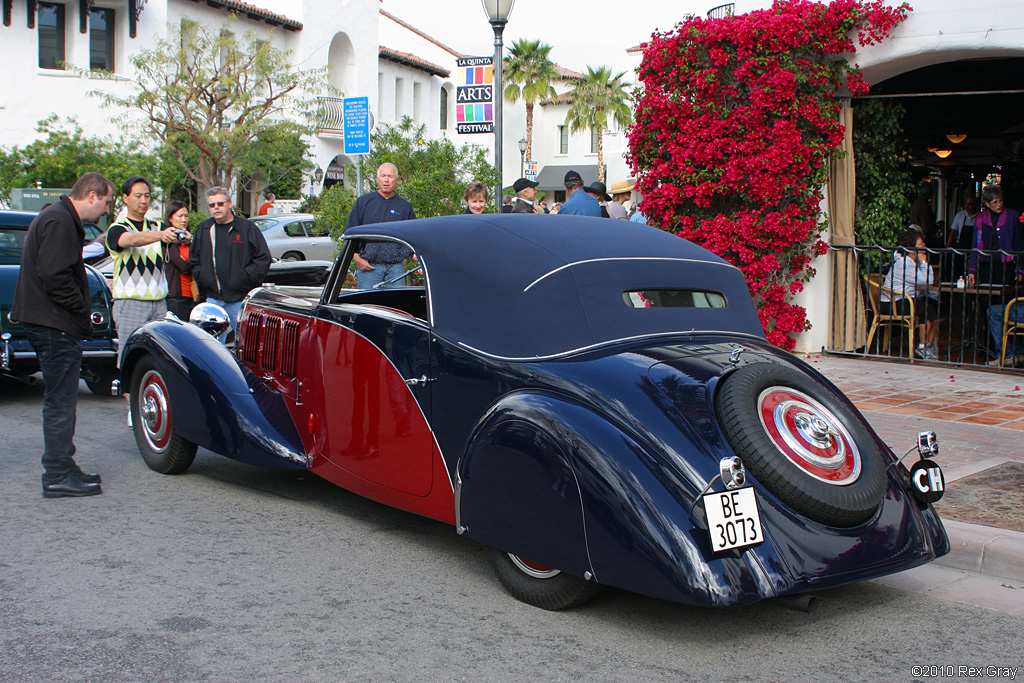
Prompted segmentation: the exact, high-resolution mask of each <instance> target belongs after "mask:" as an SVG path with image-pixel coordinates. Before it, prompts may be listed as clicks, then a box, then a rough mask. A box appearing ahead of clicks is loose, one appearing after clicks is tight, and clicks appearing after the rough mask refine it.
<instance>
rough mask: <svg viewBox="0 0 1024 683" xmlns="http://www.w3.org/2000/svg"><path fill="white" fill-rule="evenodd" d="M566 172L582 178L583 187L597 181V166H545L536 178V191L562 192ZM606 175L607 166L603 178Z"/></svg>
mask: <svg viewBox="0 0 1024 683" xmlns="http://www.w3.org/2000/svg"><path fill="white" fill-rule="evenodd" d="M567 171H576V172H577V173H579V174H580V177H582V178H583V185H584V186H586V185H589V184H590V183H592V182H594V181H596V180H597V177H598V176H597V164H591V165H589V166H587V165H571V166H545V167H544V168H542V169H541V171H540V175H538V176H537V182H538V183H540V185H538V186H537V189H538V190H564V189H565V174H566V172H567ZM607 175H608V166H607V165H605V177H607Z"/></svg>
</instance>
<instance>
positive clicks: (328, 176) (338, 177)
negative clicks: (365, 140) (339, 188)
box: [323, 154, 356, 190]
mask: <svg viewBox="0 0 1024 683" xmlns="http://www.w3.org/2000/svg"><path fill="white" fill-rule="evenodd" d="M353 163H355V162H354V161H353V160H352V159H350V158H349V157H348V156H346V155H344V154H339V155H337V156H336V157H334V158H333V159H331V163H329V164H328V165H327V170H325V171H324V184H323V188H324V189H325V190H326V189H327V188H329V187H333V186H334V185H337V184H339V183H340V184H342V185H347V186H348V187H352V188H354V187H355V181H356V179H355V170H354V168H353V166H352V164H353ZM349 176H351V177H349ZM346 181H348V182H346Z"/></svg>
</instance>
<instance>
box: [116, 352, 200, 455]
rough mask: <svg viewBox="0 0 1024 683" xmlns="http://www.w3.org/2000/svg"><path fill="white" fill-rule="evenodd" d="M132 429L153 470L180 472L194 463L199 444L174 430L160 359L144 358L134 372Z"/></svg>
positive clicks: (136, 441) (169, 400) (141, 451)
mask: <svg viewBox="0 0 1024 683" xmlns="http://www.w3.org/2000/svg"><path fill="white" fill-rule="evenodd" d="M130 409H131V411H132V430H133V431H134V432H135V443H136V444H138V446H139V452H140V453H141V454H142V459H143V460H145V461H146V464H147V465H149V468H150V469H151V470H154V471H156V472H160V473H161V474H179V473H181V472H184V471H185V470H187V469H188V468H189V466H190V465H191V464H192V461H193V460H195V457H196V445H195V444H194V443H192V442H191V441H188V440H187V439H185V438H184V437H183V436H181V434H179V433H178V432H177V431H175V429H174V422H173V416H172V414H171V397H170V393H169V392H168V390H167V384H166V383H165V382H164V377H163V374H161V372H160V368H159V367H158V365H157V362H156V361H155V360H154V359H153V358H152V357H151V356H150V357H146V358H143V359H142V360H141V361H140V362H139V364H138V365H136V366H135V372H134V373H132V389H131V408H130Z"/></svg>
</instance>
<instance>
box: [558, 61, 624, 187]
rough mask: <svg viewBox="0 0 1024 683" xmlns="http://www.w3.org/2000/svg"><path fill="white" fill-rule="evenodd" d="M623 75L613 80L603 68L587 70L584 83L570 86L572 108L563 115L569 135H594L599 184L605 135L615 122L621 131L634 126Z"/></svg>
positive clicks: (588, 68)
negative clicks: (583, 133)
mask: <svg viewBox="0 0 1024 683" xmlns="http://www.w3.org/2000/svg"><path fill="white" fill-rule="evenodd" d="M625 75H626V72H625V71H623V72H620V73H619V74H618V75H615V76H613V75H612V71H611V69H609V68H608V67H606V66H602V67H598V68H597V69H594V68H593V67H589V66H588V67H587V73H586V74H585V75H584V76H583V80H580V81H576V82H575V83H573V87H572V90H571V91H570V92H569V97H570V98H571V100H572V104H570V105H569V111H568V112H567V113H566V115H565V123H566V125H567V126H569V131H570V132H572V133H575V132H577V131H580V130H596V131H597V169H598V170H597V173H598V176H597V179H598V180H599V181H601V182H602V183H603V182H605V177H604V135H603V133H604V131H605V130H607V129H608V125H609V123H611V122H612V121H614V122H615V123H617V124H618V125H619V127H621V128H625V127H627V126H629V125H630V124H631V123H632V122H633V115H632V112H631V111H630V108H629V101H630V94H629V87H630V84H629V83H627V82H625V81H623V80H622V78H623V76H625Z"/></svg>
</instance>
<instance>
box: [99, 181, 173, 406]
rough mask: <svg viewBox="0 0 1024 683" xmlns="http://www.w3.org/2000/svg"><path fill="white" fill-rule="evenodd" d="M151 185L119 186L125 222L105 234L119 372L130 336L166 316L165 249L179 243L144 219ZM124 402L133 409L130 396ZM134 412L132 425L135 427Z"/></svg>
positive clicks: (169, 231) (167, 231)
mask: <svg viewBox="0 0 1024 683" xmlns="http://www.w3.org/2000/svg"><path fill="white" fill-rule="evenodd" d="M152 189H153V188H152V185H150V183H149V181H148V180H147V179H145V178H143V177H142V176H132V177H131V178H129V179H128V180H126V181H124V184H123V185H121V201H123V202H124V206H125V209H126V210H127V212H126V214H125V216H124V217H123V218H121V219H120V220H119V221H117V222H115V223H114V224H113V225H111V226H110V228H109V229H108V230H107V248H108V249H110V255H111V257H113V259H114V279H113V282H112V283H111V293H112V295H113V297H114V307H113V310H112V311H111V313H112V315H113V316H114V324H115V325H116V326H117V344H118V356H117V366H118V367H121V360H122V358H123V355H124V348H125V345H126V344H127V343H128V337H130V336H131V334H132V332H134V331H135V330H137V329H139V328H140V327H142V326H143V325H144V324H145V323H147V322H149V321H150V320H158V319H160V318H163V317H164V314H165V313H167V277H166V276H165V275H164V258H163V244H162V243H168V244H169V243H171V242H176V241H177V240H178V236H177V235H176V234H175V231H174V229H173V228H167V229H165V230H161V229H160V224H159V223H157V222H156V221H154V220H151V219H149V218H146V212H147V211H149V200H150V194H151V192H152ZM124 397H125V398H126V399H128V401H129V405H131V399H130V397H129V396H128V394H127V393H125V395H124ZM131 419H132V415H131V411H129V413H128V424H129V426H130V425H131Z"/></svg>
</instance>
